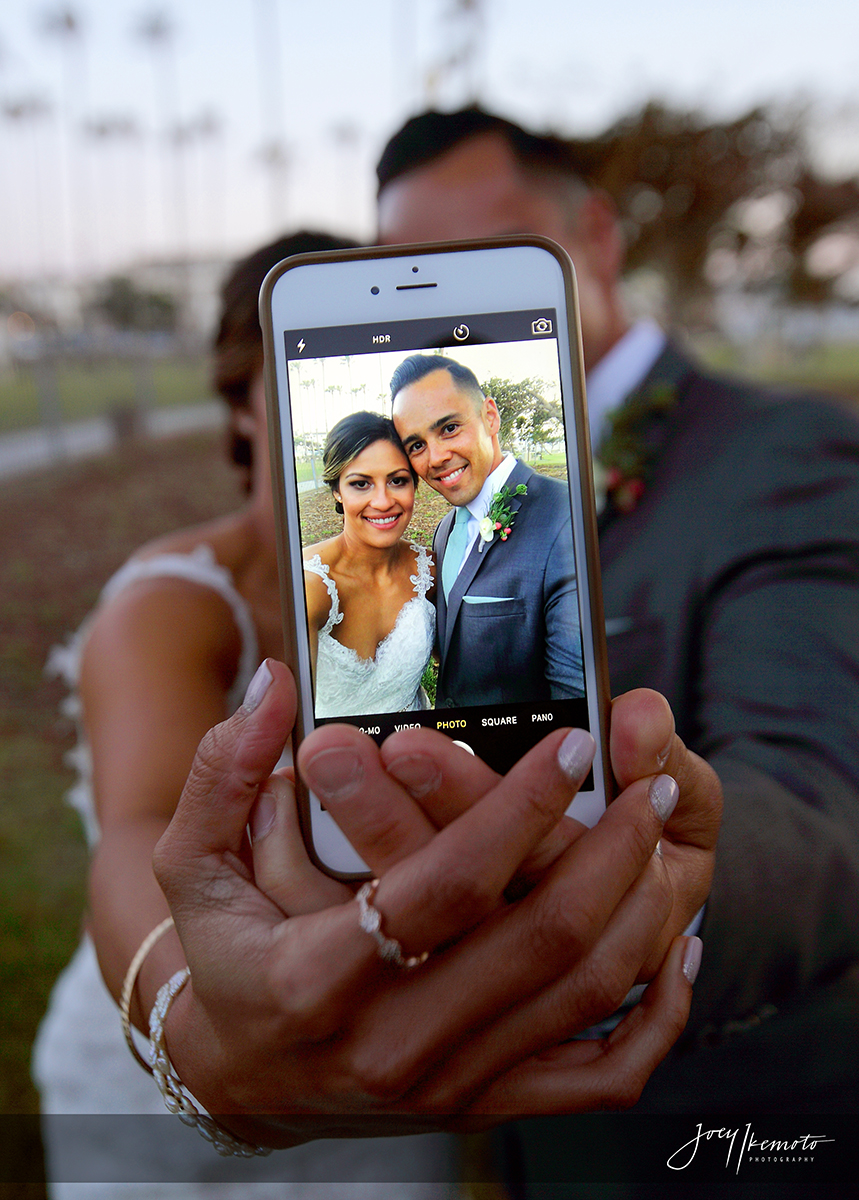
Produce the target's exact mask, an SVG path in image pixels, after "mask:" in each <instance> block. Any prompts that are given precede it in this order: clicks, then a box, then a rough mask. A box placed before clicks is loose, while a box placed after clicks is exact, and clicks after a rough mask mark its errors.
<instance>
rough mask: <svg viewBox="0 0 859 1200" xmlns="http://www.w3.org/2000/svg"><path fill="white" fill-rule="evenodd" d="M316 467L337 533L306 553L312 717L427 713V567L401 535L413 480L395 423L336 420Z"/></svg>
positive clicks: (431, 626)
mask: <svg viewBox="0 0 859 1200" xmlns="http://www.w3.org/2000/svg"><path fill="white" fill-rule="evenodd" d="M323 463H324V479H325V483H326V484H327V485H328V486H329V487H330V488H331V491H332V494H333V496H334V501H335V508H336V510H337V512H338V513H341V514H342V516H343V532H342V533H339V534H337V536H336V537H333V538H329V539H328V540H327V541H324V542H319V543H318V544H317V545H315V546H309V547H308V548H307V549H306V550H305V552H304V559H305V561H304V570H305V592H306V596H307V615H308V629H309V633H310V655H311V662H312V666H313V678H314V682H315V694H316V715H317V717H340V716H362V715H364V714H370V713H382V712H401V711H404V710H407V709H412V710H414V709H418V708H428V707H429V702H428V700H427V697H426V694H425V693H424V691H423V689H422V687H421V676H422V674H423V671H424V668H425V667H426V665H427V663H428V661H429V658H430V655H431V653H432V647H433V640H434V637H435V608H434V607H433V604H432V602H431V599H430V596H431V594H432V591H433V588H434V579H433V571H432V567H433V563H432V559H431V558H430V555H429V551H428V550H427V549H426V548H425V547H424V546H419V545H417V544H415V543H413V542H409V541H406V540H405V539H404V536H403V535H404V534H405V532H406V529H407V528H408V526H409V523H410V521H411V519H412V512H413V510H414V504H415V489H416V487H417V475H415V473H414V471H413V470H412V468H411V465H410V464H409V461H408V459H407V458H406V455H405V452H404V450H403V448H402V446H401V444H400V440H399V438H398V436H397V431H396V429H395V428H394V423H393V421H391V420H389V419H388V418H387V417H382V416H379V415H378V414H377V413H370V412H356V413H352V414H351V415H350V416H348V417H344V418H343V419H342V420H341V421H338V422H337V424H336V425H335V426H334V428H333V429H332V430H331V432H330V433H329V435H328V438H327V440H326V443H325V452H324V456H323Z"/></svg>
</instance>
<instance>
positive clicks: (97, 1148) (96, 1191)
mask: <svg viewBox="0 0 859 1200" xmlns="http://www.w3.org/2000/svg"><path fill="white" fill-rule="evenodd" d="M342 244H343V243H340V242H337V241H335V240H334V239H331V238H326V237H322V236H319V235H313V234H304V235H295V236H293V237H290V238H284V239H280V240H278V241H277V242H274V243H272V244H271V245H269V246H266V247H264V248H263V249H261V250H259V251H258V252H257V253H256V254H253V255H251V256H250V257H249V258H247V259H246V260H244V261H243V262H242V263H240V264H239V265H238V266H237V267H236V269H235V270H234V272H233V273H232V275H231V276H230V278H229V279H228V280H227V282H226V284H225V287H224V292H223V302H224V304H223V314H222V319H221V325H220V331H219V333H218V337H217V341H216V346H215V372H214V374H215V385H216V387H217V389H218V391H219V392H220V393H221V395H222V396H223V397H224V398H225V399H226V400H227V402H228V404H229V405H230V408H231V421H230V434H231V441H232V450H233V458H234V459H235V461H236V462H237V463H238V464H239V465H244V466H246V467H247V474H248V486H247V500H246V502H245V503H243V504H242V505H241V507H239V508H237V510H236V511H234V512H232V513H230V514H229V515H227V516H226V517H223V518H221V519H219V520H215V521H211V522H209V523H208V524H206V525H204V526H201V527H197V528H194V529H185V530H182V531H179V532H176V533H173V534H171V535H169V536H167V537H165V538H163V539H161V540H160V541H159V542H157V543H154V544H150V545H148V546H146V547H143V548H142V549H141V550H140V551H139V552H138V553H137V554H136V555H135V556H134V557H133V558H132V559H131V561H130V562H129V563H127V564H126V565H125V566H124V567H123V568H121V570H120V571H119V572H118V573H117V574H116V575H115V576H114V577H113V579H112V580H111V581H110V582H109V583H108V585H107V586H106V587H105V589H104V592H103V593H102V596H101V598H100V601H99V603H98V605H97V607H96V609H95V611H94V612H93V613H92V614H91V616H90V617H89V618H88V620H87V621H86V623H85V625H84V627H83V628H82V629H81V630H80V631H79V633H78V634H77V635H76V636H75V637H74V638H73V639H72V640H71V642H70V643H69V645H67V646H64V647H62V648H61V649H60V650H59V651H58V652H57V653H56V654H55V655H54V658H53V660H52V661H53V666H54V667H55V668H56V670H57V671H58V672H60V673H62V674H63V675H64V676H65V678H66V679H67V681H68V683H69V685H70V686H71V688H72V691H73V695H72V702H73V705H74V712H75V714H76V716H77V717H78V719H79V723H80V733H81V741H80V744H79V745H78V747H77V749H76V752H75V765H76V766H77V767H78V770H79V775H80V778H79V782H78V785H77V787H76V788H75V790H74V794H73V796H72V797H71V798H72V800H73V802H74V803H75V805H76V807H77V808H78V809H79V810H80V811H81V814H82V816H83V817H84V820H85V824H86V829H87V835H88V838H89V840H90V843H91V845H92V851H93V867H92V875H91V883H90V900H91V903H90V912H89V914H88V921H87V934H86V935H85V937H84V938H83V940H82V942H81V945H80V947H79V949H78V951H77V952H76V954H75V956H74V958H73V959H72V962H71V963H70V964H69V966H68V967H67V968H66V970H65V971H64V972H63V975H62V977H61V978H60V980H59V981H58V983H57V986H56V988H55V989H54V993H53V995H52V998H51V1004H50V1009H49V1011H48V1013H47V1015H46V1017H45V1020H44V1021H43V1022H42V1026H41V1029H40V1033H39V1037H38V1041H37V1045H36V1047H35V1054H34V1074H35V1077H36V1080H37V1083H38V1086H39V1088H40V1092H41V1101H42V1112H43V1114H44V1143H45V1149H46V1158H47V1173H48V1179H49V1183H48V1194H49V1196H50V1198H51V1200H91V1197H93V1196H95V1197H98V1200H132V1198H134V1200H204V1198H205V1200H208V1198H209V1197H217V1200H445V1198H447V1197H449V1196H451V1195H453V1194H455V1192H456V1187H455V1185H454V1184H450V1185H448V1184H447V1183H444V1182H435V1181H437V1180H446V1179H449V1178H452V1177H454V1175H455V1169H456V1168H455V1165H454V1160H455V1154H456V1148H455V1142H454V1139H453V1138H452V1137H451V1136H449V1135H447V1134H438V1135H435V1134H431V1135H428V1136H408V1137H403V1138H396V1139H392V1138H382V1139H377V1138H366V1139H338V1138H333V1139H328V1140H326V1141H325V1142H324V1143H316V1142H308V1143H306V1144H305V1145H300V1146H296V1147H294V1148H293V1149H290V1150H284V1151H280V1152H278V1153H276V1154H273V1155H271V1156H270V1157H269V1158H254V1159H249V1160H245V1159H242V1160H237V1159H225V1158H220V1157H219V1156H218V1155H217V1154H216V1153H215V1152H214V1150H213V1149H212V1147H211V1146H210V1145H208V1143H207V1142H205V1141H203V1140H202V1138H200V1137H199V1136H198V1135H197V1133H196V1131H194V1130H193V1129H188V1128H187V1127H186V1126H184V1125H183V1124H182V1123H181V1122H180V1121H178V1120H177V1119H176V1118H175V1117H172V1116H170V1115H169V1114H168V1113H167V1112H166V1109H165V1108H164V1104H163V1102H162V1099H161V1096H160V1095H159V1093H158V1090H157V1088H156V1086H155V1083H154V1082H153V1080H152V1079H151V1078H150V1076H149V1075H147V1074H146V1073H145V1072H144V1071H143V1070H142V1069H141V1068H140V1067H139V1066H138V1064H137V1063H136V1062H135V1061H134V1060H133V1058H132V1057H131V1054H130V1052H129V1050H128V1048H127V1047H126V1045H125V1042H124V1038H123V1035H122V1031H121V1028H120V1017H119V1010H118V1007H117V1004H116V998H117V996H118V994H119V989H120V986H121V983H122V979H123V976H124V974H125V971H126V969H127V967H128V964H129V962H130V961H131V959H132V956H133V955H134V952H135V950H136V949H137V947H138V946H139V945H140V944H141V941H142V940H143V938H144V936H145V935H146V934H147V933H148V932H149V931H150V930H151V929H152V928H153V927H154V926H156V925H157V924H158V923H159V922H160V921H161V920H162V918H164V917H166V916H167V914H168V911H169V910H168V907H167V901H166V898H165V897H164V895H163V893H162V891H161V889H160V887H159V886H158V884H157V882H156V879H155V876H154V874H153V870H152V853H153V848H154V846H155V843H156V842H157V840H158V838H159V836H160V835H161V834H162V833H163V831H164V830H165V829H166V827H167V825H168V823H169V821H170V819H171V817H172V815H173V811H174V809H175V806H176V803H177V801H178V798H179V795H180V793H181V791H182V787H183V784H184V781H185V779H186V777H187V775H188V771H189V768H190V765H191V762H192V760H193V757H194V753H195V750H196V747H197V745H198V743H199V741H200V739H201V738H202V737H203V735H204V734H205V733H206V731H207V730H208V729H210V728H211V727H212V726H213V725H214V724H216V723H217V722H218V721H221V720H223V719H224V718H226V717H227V716H229V715H230V714H231V713H233V712H234V711H235V709H236V708H237V706H238V705H239V704H240V703H241V698H242V696H243V694H244V690H245V689H246V687H247V685H248V682H249V680H250V678H251V676H252V675H253V673H254V670H255V668H256V666H257V664H258V663H259V661H260V660H261V659H263V658H282V657H283V640H282V633H281V618H280V597H279V590H278V586H277V561H276V553H275V539H274V515H273V503H272V495H271V479H270V474H269V469H268V461H269V456H268V440H267V435H266V421H265V400H264V389H263V383H262V361H263V352H262V335H261V332H260V328H259V319H258V312H257V297H258V295H259V289H260V284H261V283H262V280H263V278H264V277H265V275H266V273H267V272H268V271H269V269H270V268H271V267H272V266H274V264H275V263H276V262H279V261H280V259H282V258H284V257H286V256H287V255H288V254H293V253H298V252H300V251H304V250H320V249H330V248H333V247H335V246H337V245H342ZM398 477H399V475H398ZM405 490H407V491H409V492H410V493H411V496H412V499H413V496H414V489H413V487H412V486H411V480H409V488H407V489H405ZM409 511H411V510H410V509H409ZM382 524H384V522H382ZM380 537H381V535H380ZM409 553H410V552H409V551H408V548H406V554H409ZM403 562H404V564H405V562H406V559H405V557H404V559H403ZM410 569H411V570H412V572H414V570H415V567H414V564H412V566H411V568H410ZM347 594H350V595H351V593H348V588H347ZM423 653H424V651H423V650H421V654H423ZM96 951H97V952H98V960H97V958H96ZM184 961H185V957H184V950H183V947H182V945H181V943H180V941H179V938H178V935H177V934H176V931H175V930H172V931H171V932H169V933H168V934H166V935H165V936H164V937H163V938H161V940H160V941H159V942H158V943H157V944H156V945H155V946H154V947H153V948H152V949H151V951H150V952H149V954H148V955H147V956H146V958H145V960H144V962H143V966H142V968H141V972H140V975H139V976H138V981H137V986H136V988H135V993H134V996H135V1004H134V1007H133V1008H132V1016H133V1017H134V1019H135V1022H136V1023H137V1024H138V1027H139V1028H142V1029H145V1028H147V1025H146V1016H147V1015H148V1013H149V1011H150V1009H151V1008H152V1005H153V1003H154V1000H155V995H156V992H157V990H158V988H159V987H160V986H161V985H162V984H163V983H164V982H165V981H166V980H167V979H169V978H170V976H171V975H172V974H173V972H174V971H175V970H176V969H177V967H179V966H181V965H182V964H183V962H184ZM380 1180H382V1181H383V1182H381V1183H380V1182H378V1181H380ZM401 1181H409V1182H401ZM412 1181H414V1182H412Z"/></svg>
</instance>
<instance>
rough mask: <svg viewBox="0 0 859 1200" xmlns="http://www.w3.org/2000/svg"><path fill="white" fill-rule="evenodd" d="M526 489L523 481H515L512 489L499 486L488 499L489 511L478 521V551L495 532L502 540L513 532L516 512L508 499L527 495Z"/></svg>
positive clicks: (480, 550) (488, 541)
mask: <svg viewBox="0 0 859 1200" xmlns="http://www.w3.org/2000/svg"><path fill="white" fill-rule="evenodd" d="M527 495H528V489H527V487H526V486H525V484H524V483H517V484H516V487H515V488H514V489H513V491H512V492H511V491H510V488H509V487H507V486H505V487H503V488H500V489H499V490H498V491H497V492H496V493H495V495H494V496H493V497H492V499H491V500H490V501H489V511H488V512H487V514H486V516H485V517H484V518H483V520H482V521H481V522H480V546H479V550H478V552H479V553H480V554H482V553H483V548H484V546H488V545H489V543H490V542H491V541H493V539H494V538H495V535H496V534H497V535H498V537H500V538H501V541H502V542H506V541H507V539H508V538H509V537H510V534H511V533H512V532H513V522H514V521H515V520H516V514H515V513H514V512H513V510H512V509H511V507H510V505H509V503H508V501H509V500H511V499H512V498H513V496H527Z"/></svg>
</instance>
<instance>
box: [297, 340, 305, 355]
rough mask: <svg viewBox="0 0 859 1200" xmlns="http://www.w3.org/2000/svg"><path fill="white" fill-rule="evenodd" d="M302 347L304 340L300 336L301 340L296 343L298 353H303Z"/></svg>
mask: <svg viewBox="0 0 859 1200" xmlns="http://www.w3.org/2000/svg"><path fill="white" fill-rule="evenodd" d="M304 347H305V341H304V338H302V339H301V341H300V342H299V343H298V353H299V354H303V353H304Z"/></svg>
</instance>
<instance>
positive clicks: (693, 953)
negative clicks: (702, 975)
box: [683, 937, 704, 985]
mask: <svg viewBox="0 0 859 1200" xmlns="http://www.w3.org/2000/svg"><path fill="white" fill-rule="evenodd" d="M703 953H704V943H703V942H702V941H701V939H700V938H698V937H690V938H687V939H686V949H685V950H684V951H683V974H684V975H685V976H686V981H687V982H688V983H689V984H690V985H691V984H693V983H694V982H695V980H696V979H697V978H698V971H699V969H700V967H701V955H702V954H703Z"/></svg>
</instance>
